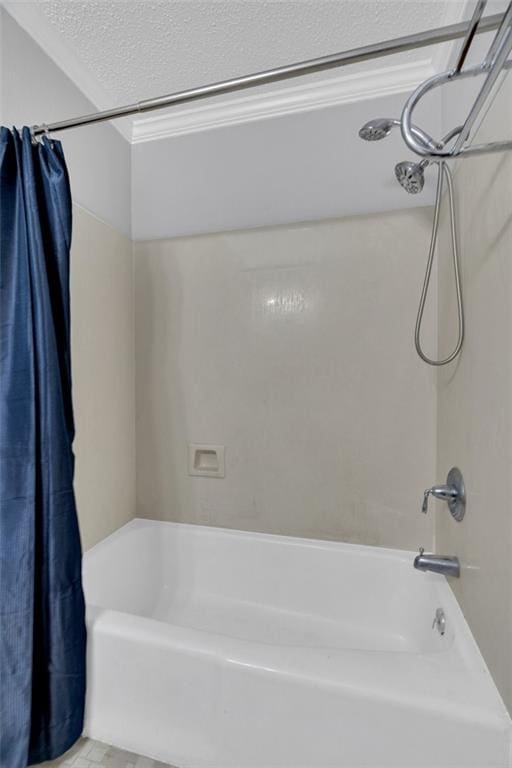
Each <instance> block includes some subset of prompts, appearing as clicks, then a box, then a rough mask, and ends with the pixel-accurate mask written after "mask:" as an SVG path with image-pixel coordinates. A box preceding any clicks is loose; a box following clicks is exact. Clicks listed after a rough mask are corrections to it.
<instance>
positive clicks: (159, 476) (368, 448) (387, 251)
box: [135, 208, 436, 549]
mask: <svg viewBox="0 0 512 768" xmlns="http://www.w3.org/2000/svg"><path fill="white" fill-rule="evenodd" d="M430 217H431V209H421V208H416V209H414V210H412V211H399V212H395V213H388V214H380V215H375V216H362V217H353V218H346V219H340V220H335V221H325V222H319V223H316V224H302V225H297V226H287V227H279V228H270V229H269V228H265V229H258V230H252V231H243V232H230V233H223V234H218V235H208V236H203V237H192V238H183V239H175V240H164V241H150V242H143V243H137V244H136V246H135V284H136V366H137V387H136V389H137V395H136V397H137V495H138V502H137V508H138V513H139V514H140V515H144V516H147V517H152V518H159V519H167V520H178V521H187V522H194V523H205V524H212V525H220V526H228V527H233V528H242V529H248V530H257V531H267V532H274V533H284V534H292V535H301V536H315V537H326V538H337V539H343V540H346V541H357V542H364V543H367V544H379V545H385V546H393V547H405V548H414V549H415V548H417V547H418V546H419V545H423V546H425V548H428V547H429V546H431V545H432V519H431V517H426V516H424V515H421V513H420V512H419V508H420V504H421V497H422V491H423V488H425V487H427V485H429V484H430V483H431V482H432V478H433V477H434V476H435V408H436V398H435V378H434V373H433V371H432V370H431V369H428V368H427V367H426V366H424V365H423V364H422V363H421V362H420V361H419V360H418V358H417V357H416V355H415V352H414V347H413V342H412V335H413V325H414V318H415V312H416V305H417V300H418V294H419V290H420V285H421V278H422V272H423V268H424V256H425V252H426V248H427V244H428V232H429V228H430ZM433 309H434V310H435V290H434V306H433ZM429 320H430V329H431V330H433V329H434V323H435V320H434V318H433V317H432V316H431V317H430V318H429V319H427V327H428V326H429ZM430 341H431V342H432V343H434V341H435V335H434V337H432V335H431V339H430ZM189 442H196V443H220V444H225V446H226V477H225V479H223V480H221V479H212V478H191V477H189V476H188V475H187V463H186V462H187V443H189Z"/></svg>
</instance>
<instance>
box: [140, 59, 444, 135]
mask: <svg viewBox="0 0 512 768" xmlns="http://www.w3.org/2000/svg"><path fill="white" fill-rule="evenodd" d="M433 74H434V69H433V67H432V62H431V59H424V60H422V61H419V62H416V63H414V64H411V63H408V64H403V65H399V66H392V67H387V68H382V69H379V70H372V71H370V72H365V73H358V74H353V75H343V76H338V77H330V78H329V79H327V80H323V81H322V80H316V81H315V82H307V83H303V84H300V85H293V86H288V87H284V88H283V87H281V88H279V90H273V91H266V92H264V93H259V94H250V95H246V96H238V97H236V98H229V99H224V100H217V101H215V100H212V103H210V104H201V105H197V106H194V107H189V108H185V109H183V108H182V109H179V108H178V109H177V108H174V109H173V110H172V111H167V112H165V113H163V114H155V115H152V116H151V117H146V118H135V119H134V120H133V127H132V135H131V141H132V143H133V144H139V143H141V142H145V141H154V140H155V139H164V138H170V137H173V136H183V135H185V134H189V133H197V132H199V131H206V130H211V129H213V128H220V127H225V126H232V125H240V124H242V123H249V122H252V121H254V120H262V119H268V118H277V117H282V116H283V115H290V114H293V113H295V112H308V111H311V110H315V109H322V108H325V107H333V106H338V105H341V104H349V103H354V102H357V101H362V100H364V99H370V98H372V99H374V98H378V97H379V96H389V95H392V94H397V93H408V92H410V91H412V90H413V89H414V88H415V87H416V86H417V85H419V84H420V83H421V82H422V81H423V80H425V79H427V78H428V77H431V76H432V75H433Z"/></svg>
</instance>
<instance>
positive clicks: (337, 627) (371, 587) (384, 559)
mask: <svg viewBox="0 0 512 768" xmlns="http://www.w3.org/2000/svg"><path fill="white" fill-rule="evenodd" d="M412 557H413V553H409V552H403V551H395V550H384V549H376V548H371V547H363V546H357V545H350V544H348V545H346V544H339V543H335V544H334V543H330V542H320V541H310V540H304V539H294V538H290V537H281V536H269V535H265V534H261V535H260V534H252V533H251V534H247V533H243V532H238V531H236V532H230V531H226V530H219V529H212V528H206V527H201V526H190V525H182V524H173V523H157V522H153V521H147V520H135V521H132V522H131V523H129V524H128V525H127V526H125V527H124V529H122V531H121V532H117V533H116V534H115V535H114V536H112V537H110V538H109V539H107V540H105V541H104V542H101V543H100V544H99V545H97V546H96V547H94V548H93V549H92V550H90V551H89V552H88V553H87V554H86V557H85V564H84V577H85V578H84V581H85V589H86V597H87V602H88V604H89V605H90V606H96V607H97V608H105V609H109V610H114V611H119V612H123V613H128V614H135V615H137V616H143V617H147V618H150V619H154V620H157V621H160V622H164V623H167V624H172V625H175V626H181V627H188V628H191V629H195V630H199V631H203V632H209V633H214V634H218V635H228V636H230V637H232V638H238V639H240V640H250V641H252V642H258V643H264V644H265V643H266V644H271V645H277V646H279V645H284V646H301V647H302V646H306V647H308V646H310V647H323V648H329V647H332V648H340V649H341V648H343V649H358V650H367V651H393V652H409V653H424V652H435V651H443V650H446V649H447V648H449V647H450V646H451V644H452V643H453V637H454V634H453V623H452V622H451V621H450V617H449V616H448V621H447V630H446V633H445V635H444V636H441V635H440V634H439V633H438V632H437V631H433V630H432V620H433V617H434V615H435V612H436V609H437V608H439V607H441V608H443V607H444V606H443V594H442V589H441V588H442V586H443V585H444V579H443V578H442V577H438V576H435V575H434V574H423V573H418V572H416V571H414V569H413V568H412ZM446 610H448V609H447V608H446Z"/></svg>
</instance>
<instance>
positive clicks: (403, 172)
mask: <svg viewBox="0 0 512 768" xmlns="http://www.w3.org/2000/svg"><path fill="white" fill-rule="evenodd" d="M396 125H400V120H396V119H394V118H388V117H379V118H375V119H373V120H369V121H368V122H367V123H365V124H364V125H363V127H362V128H361V129H360V131H359V136H360V138H362V139H364V141H379V140H380V139H384V138H386V136H389V134H390V132H391V130H392V128H393V126H396ZM411 130H412V131H413V132H414V133H415V134H416V135H418V136H423V139H422V141H424V143H425V144H426V143H427V142H428V143H429V144H430V145H432V146H437V147H443V146H445V145H446V144H447V143H449V142H450V141H451V140H452V139H453V138H454V137H455V136H456V135H457V134H458V133H459V132H460V131H461V130H462V128H461V126H459V127H457V128H454V129H453V130H451V131H450V132H449V133H447V134H446V136H445V137H444V138H443V139H442V140H441V141H440V142H437V143H436V142H434V139H432V138H431V137H430V136H428V135H427V134H425V133H424V132H423V131H422V130H421V129H420V128H417V127H416V126H412V128H411ZM433 163H435V164H436V165H437V186H436V201H435V206H434V219H433V222H432V234H431V237H430V246H429V250H428V258H427V266H426V269H425V277H424V280H423V287H422V290H421V296H420V303H419V306H418V314H417V316H416V325H415V328H414V346H415V348H416V352H417V353H418V355H419V357H420V358H421V359H422V360H423V361H424V362H425V363H427V364H428V365H434V366H440V365H447V364H448V363H451V362H452V361H453V360H455V358H456V357H457V355H458V354H459V353H460V351H461V349H462V345H463V343H464V300H463V296H462V283H461V277H460V261H459V244H458V237H457V222H456V208H455V193H454V189H453V178H452V174H451V171H450V168H449V167H448V165H447V163H446V162H445V161H444V160H428V159H426V158H424V159H423V160H421V161H420V162H419V163H416V162H413V161H411V160H404V161H402V162H401V163H397V165H395V177H396V179H397V181H398V183H399V184H400V185H401V186H402V187H403V188H404V189H405V191H406V192H409V194H412V195H416V194H418V192H421V191H422V189H423V186H424V184H425V168H426V167H427V166H428V165H430V164H433ZM445 182H446V188H447V190H448V208H449V212H450V235H451V238H450V239H451V251H452V261H453V272H454V278H455V297H456V301H457V341H456V343H455V346H454V348H453V350H452V352H450V354H449V355H447V357H445V358H443V359H442V360H434V359H433V358H431V357H428V355H426V354H425V352H424V351H423V349H422V346H421V325H422V322H423V313H424V311H425V304H426V301H427V296H428V289H429V285H430V278H431V275H432V265H433V263H434V256H435V252H436V246H437V236H438V232H439V213H440V209H441V200H442V196H443V190H444V184H445Z"/></svg>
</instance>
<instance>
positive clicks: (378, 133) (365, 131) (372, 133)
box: [359, 117, 399, 141]
mask: <svg viewBox="0 0 512 768" xmlns="http://www.w3.org/2000/svg"><path fill="white" fill-rule="evenodd" d="M394 125H399V121H398V120H393V119H392V118H390V117H376V118H374V119H373V120H368V122H367V123H365V124H364V125H363V127H362V128H361V129H360V130H359V137H360V138H361V139H364V141H380V139H385V138H386V136H389V134H390V132H391V129H392V128H393V126H394Z"/></svg>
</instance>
